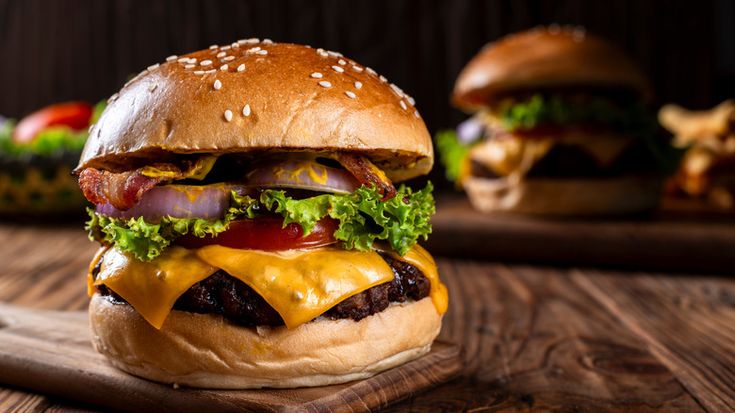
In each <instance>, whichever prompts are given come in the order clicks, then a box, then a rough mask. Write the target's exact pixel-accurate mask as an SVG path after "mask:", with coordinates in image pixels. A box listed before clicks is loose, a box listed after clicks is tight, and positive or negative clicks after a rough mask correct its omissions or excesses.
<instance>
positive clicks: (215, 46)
mask: <svg viewBox="0 0 735 413" xmlns="http://www.w3.org/2000/svg"><path fill="white" fill-rule="evenodd" d="M218 47H219V46H217V45H216V44H213V45H211V46H209V49H210V50H214V49H216V48H218Z"/></svg>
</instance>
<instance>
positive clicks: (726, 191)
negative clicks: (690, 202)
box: [659, 100, 735, 209]
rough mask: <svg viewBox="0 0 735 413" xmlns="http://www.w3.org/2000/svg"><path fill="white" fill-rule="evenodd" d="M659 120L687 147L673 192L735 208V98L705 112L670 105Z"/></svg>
mask: <svg viewBox="0 0 735 413" xmlns="http://www.w3.org/2000/svg"><path fill="white" fill-rule="evenodd" d="M659 121H660V122H661V125H663V126H664V127H665V128H666V129H668V130H669V131H670V132H671V133H673V134H674V145H676V146H677V147H680V148H683V149H686V150H687V152H686V154H685V155H684V159H683V160H682V163H681V167H680V168H679V170H678V172H677V173H676V175H674V177H673V178H672V179H671V182H670V184H671V185H670V186H669V188H668V189H669V192H670V193H671V194H672V195H685V196H690V197H694V198H702V199H705V200H706V201H707V202H708V203H709V204H711V205H713V206H716V207H719V208H725V209H731V208H733V207H735V101H733V100H727V101H725V102H722V103H721V104H719V105H718V106H717V107H715V108H713V109H711V110H703V111H689V110H686V109H683V108H681V107H679V106H676V105H666V106H664V107H663V108H661V111H660V112H659Z"/></svg>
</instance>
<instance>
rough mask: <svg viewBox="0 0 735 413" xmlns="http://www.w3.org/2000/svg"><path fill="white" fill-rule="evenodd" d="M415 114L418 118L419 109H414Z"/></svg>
mask: <svg viewBox="0 0 735 413" xmlns="http://www.w3.org/2000/svg"><path fill="white" fill-rule="evenodd" d="M413 116H416V117H417V118H418V117H419V111H418V110H414V111H413Z"/></svg>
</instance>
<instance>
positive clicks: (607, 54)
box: [452, 26, 651, 111]
mask: <svg viewBox="0 0 735 413" xmlns="http://www.w3.org/2000/svg"><path fill="white" fill-rule="evenodd" d="M555 88H580V89H581V88H600V89H608V90H625V91H628V92H629V93H631V94H634V95H636V96H637V97H638V98H641V99H643V100H646V99H648V98H649V97H650V94H651V92H650V85H649V83H648V81H647V79H646V76H645V75H644V74H643V73H642V72H641V70H640V69H639V68H638V67H637V66H636V65H635V64H634V63H633V61H632V60H631V59H630V58H628V56H626V55H625V53H623V51H622V50H621V49H619V48H618V47H616V46H615V45H613V44H611V43H609V42H607V41H605V40H603V39H600V38H599V37H595V36H590V35H587V34H586V33H585V32H584V31H583V30H582V29H576V28H561V27H558V26H556V27H554V26H550V27H549V28H537V29H533V30H529V31H525V32H522V33H517V34H512V35H509V36H506V37H504V38H502V39H500V40H498V41H496V42H493V43H490V44H488V45H487V46H485V48H483V49H482V50H481V51H480V52H479V53H478V54H477V55H476V56H475V57H474V58H473V59H472V60H471V61H470V62H469V63H468V64H467V66H465V68H464V69H463V70H462V72H461V73H460V75H459V78H458V79H457V82H456V83H455V85H454V92H453V95H452V101H453V102H454V104H455V105H457V107H459V108H462V109H465V110H468V111H473V110H478V109H480V108H482V107H485V106H488V104H489V102H491V101H493V100H494V99H495V98H497V97H499V96H503V95H507V94H512V93H513V92H521V91H534V90H540V89H555Z"/></svg>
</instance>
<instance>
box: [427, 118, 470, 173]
mask: <svg viewBox="0 0 735 413" xmlns="http://www.w3.org/2000/svg"><path fill="white" fill-rule="evenodd" d="M434 140H435V142H436V151H437V153H438V154H439V162H440V163H441V164H442V166H444V170H445V175H446V177H447V179H449V180H450V181H452V182H457V180H458V179H459V177H460V175H461V173H462V164H463V163H464V162H465V158H466V157H467V154H468V153H469V151H470V149H471V148H472V144H464V143H462V142H460V141H459V139H458V137H457V132H455V131H453V130H442V131H439V132H437V134H436V137H435V138H434Z"/></svg>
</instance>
